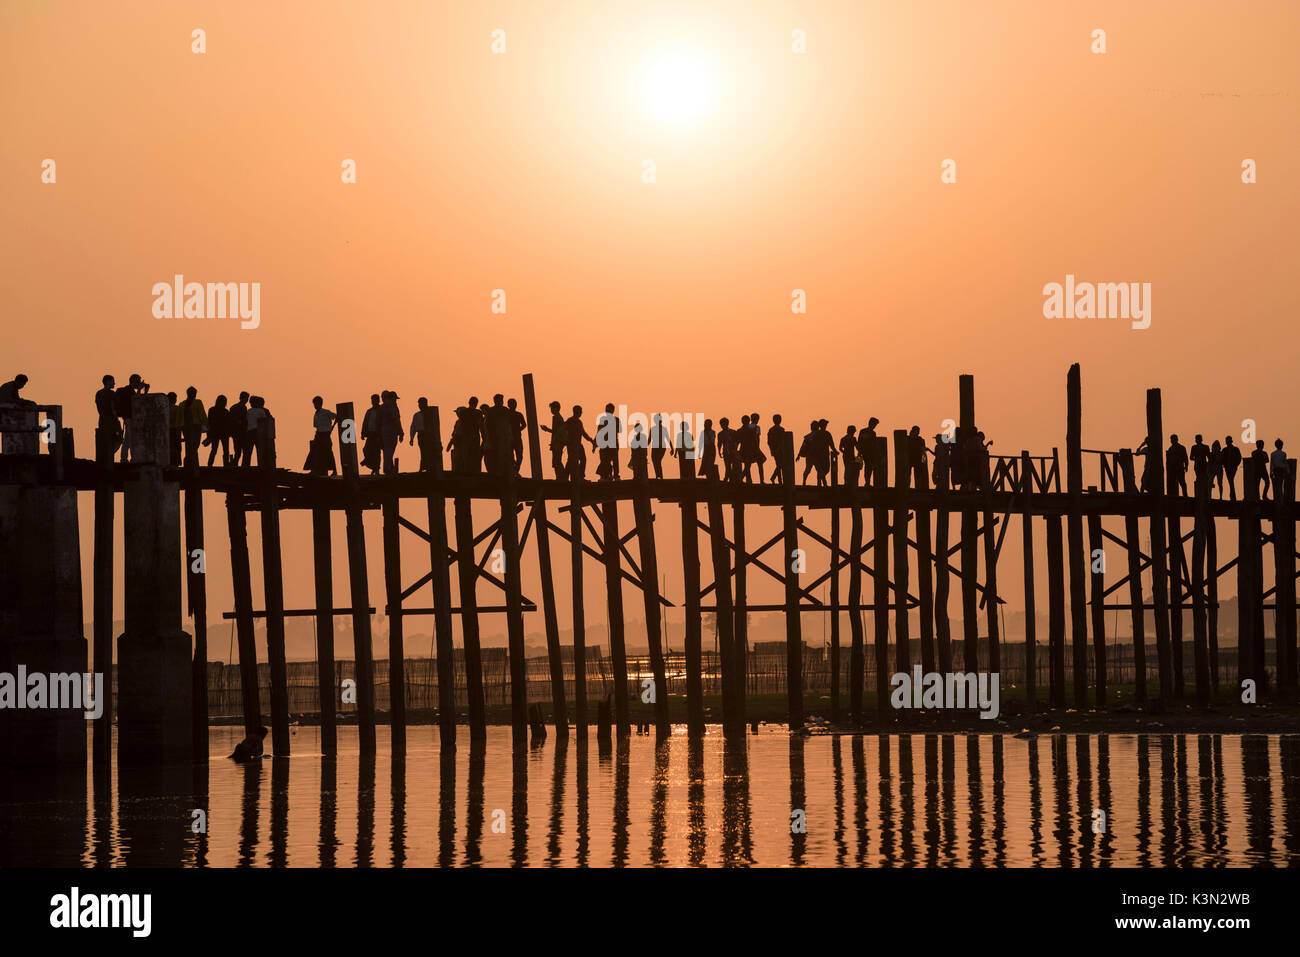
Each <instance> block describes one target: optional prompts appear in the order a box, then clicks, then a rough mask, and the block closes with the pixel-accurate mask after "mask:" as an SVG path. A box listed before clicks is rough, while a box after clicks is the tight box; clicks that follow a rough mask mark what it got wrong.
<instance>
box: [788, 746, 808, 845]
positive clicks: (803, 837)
mask: <svg viewBox="0 0 1300 957" xmlns="http://www.w3.org/2000/svg"><path fill="white" fill-rule="evenodd" d="M803 775H804V764H803V735H802V734H792V735H790V821H791V825H790V863H791V864H793V865H794V866H795V867H800V866H802V865H803V862H804V855H805V854H806V853H807V852H808V800H807V798H808V795H807V792H806V789H805V788H804V777H803ZM796 811H797V812H799V818H800V820H799V826H798V827H795V824H794V815H795V812H796Z"/></svg>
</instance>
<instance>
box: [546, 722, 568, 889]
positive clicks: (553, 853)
mask: <svg viewBox="0 0 1300 957" xmlns="http://www.w3.org/2000/svg"><path fill="white" fill-rule="evenodd" d="M568 754H569V735H568V733H567V731H566V733H565V734H559V735H556V738H555V757H554V761H553V764H552V770H551V823H550V828H549V830H548V831H547V838H546V863H547V865H548V866H549V867H558V866H559V864H560V834H561V833H562V831H563V829H564V776H565V772H566V771H568V767H567V765H568Z"/></svg>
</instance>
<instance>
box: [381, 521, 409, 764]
mask: <svg viewBox="0 0 1300 957" xmlns="http://www.w3.org/2000/svg"><path fill="white" fill-rule="evenodd" d="M383 515H384V593H385V601H386V604H387V606H388V607H387V609H386V613H387V615H388V710H389V716H390V717H389V720H390V722H391V733H392V741H393V744H394V745H396V746H398V747H400V746H401V745H403V744H404V743H405V742H406V659H405V654H406V641H405V633H404V630H403V621H402V549H401V528H400V527H399V525H398V522H399V520H400V518H401V500H400V499H398V498H397V497H396V496H391V495H390V496H387V497H385V499H384V504H383Z"/></svg>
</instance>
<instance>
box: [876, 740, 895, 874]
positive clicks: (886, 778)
mask: <svg viewBox="0 0 1300 957" xmlns="http://www.w3.org/2000/svg"><path fill="white" fill-rule="evenodd" d="M876 741H877V742H878V746H879V750H878V752H877V760H878V761H879V766H880V863H881V864H882V865H892V864H893V863H894V806H893V795H892V794H891V792H890V788H891V787H893V783H892V778H893V775H892V774H891V772H890V770H889V735H887V734H879V735H876Z"/></svg>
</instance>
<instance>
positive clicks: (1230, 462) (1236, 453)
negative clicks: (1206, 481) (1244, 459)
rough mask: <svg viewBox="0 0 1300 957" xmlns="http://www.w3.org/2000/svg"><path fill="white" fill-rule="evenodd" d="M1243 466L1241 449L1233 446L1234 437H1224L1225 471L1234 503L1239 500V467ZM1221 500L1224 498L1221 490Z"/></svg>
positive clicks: (1229, 492)
mask: <svg viewBox="0 0 1300 957" xmlns="http://www.w3.org/2000/svg"><path fill="white" fill-rule="evenodd" d="M1240 465H1241V449H1239V448H1237V446H1235V445H1233V444H1232V436H1231V435H1225V436H1224V437H1223V471H1224V474H1225V475H1227V477H1228V494H1229V495H1231V496H1232V501H1234V502H1235V501H1236V500H1237V467H1238V466H1240ZM1219 498H1223V489H1222V488H1220V489H1219Z"/></svg>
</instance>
